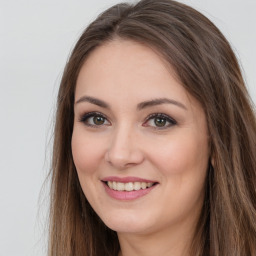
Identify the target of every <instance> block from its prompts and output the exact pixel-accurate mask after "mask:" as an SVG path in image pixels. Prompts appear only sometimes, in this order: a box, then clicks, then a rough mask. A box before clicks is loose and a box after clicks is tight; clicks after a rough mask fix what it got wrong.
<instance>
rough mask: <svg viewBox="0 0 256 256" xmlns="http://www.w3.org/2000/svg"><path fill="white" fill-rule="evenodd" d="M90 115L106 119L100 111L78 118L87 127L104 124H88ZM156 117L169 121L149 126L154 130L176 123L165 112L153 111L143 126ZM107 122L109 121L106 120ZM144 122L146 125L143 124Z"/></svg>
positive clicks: (97, 126)
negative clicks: (159, 125) (161, 124)
mask: <svg viewBox="0 0 256 256" xmlns="http://www.w3.org/2000/svg"><path fill="white" fill-rule="evenodd" d="M91 117H100V118H103V119H104V122H105V121H106V120H107V118H106V116H105V115H103V114H102V113H100V112H89V113H86V114H84V115H82V116H81V118H80V119H79V121H80V122H82V123H84V124H85V125H86V126H89V127H93V128H100V127H101V126H102V125H105V124H100V125H97V124H90V123H88V120H89V118H91ZM156 118H159V119H162V120H164V121H165V122H167V123H169V124H168V125H167V126H166V125H164V126H163V127H157V126H151V127H152V128H153V129H156V130H164V129H167V128H169V127H172V126H174V125H176V124H177V122H176V121H175V120H174V119H173V118H171V117H170V116H168V115H166V114H163V113H154V114H151V115H149V116H148V117H147V118H146V121H145V122H144V123H143V126H144V127H145V126H146V127H147V126H150V125H147V123H148V122H149V121H150V120H154V119H156ZM108 122H109V121H108ZM145 124H146V125H145Z"/></svg>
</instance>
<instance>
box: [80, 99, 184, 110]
mask: <svg viewBox="0 0 256 256" xmlns="http://www.w3.org/2000/svg"><path fill="white" fill-rule="evenodd" d="M81 102H89V103H92V104H94V105H97V106H99V107H102V108H107V109H110V105H109V104H108V103H106V102H105V101H103V100H100V99H97V98H94V97H91V96H83V97H81V98H80V99H78V100H77V101H76V103H75V104H78V103H81ZM162 104H173V105H175V106H178V107H180V108H183V109H185V110H187V108H186V106H185V105H184V104H182V103H181V102H179V101H176V100H173V99H168V98H160V99H153V100H149V101H143V102H141V103H139V104H138V105H137V110H142V109H145V108H148V107H153V106H157V105H162Z"/></svg>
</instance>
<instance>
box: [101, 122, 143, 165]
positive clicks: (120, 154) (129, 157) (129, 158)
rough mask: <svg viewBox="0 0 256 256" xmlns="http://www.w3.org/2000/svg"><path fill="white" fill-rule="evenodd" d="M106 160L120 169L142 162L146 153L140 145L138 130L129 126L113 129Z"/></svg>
mask: <svg viewBox="0 0 256 256" xmlns="http://www.w3.org/2000/svg"><path fill="white" fill-rule="evenodd" d="M140 146H141V145H140ZM105 160H106V161H107V162H108V163H109V164H111V165H112V166H113V167H115V168H117V169H118V170H122V169H126V168H128V167H132V166H135V165H138V164H140V163H142V162H143V160H144V155H143V152H142V150H141V149H140V147H139V143H138V136H136V132H134V131H132V129H129V128H128V127H127V126H126V127H125V126H123V127H120V128H119V129H116V130H115V131H113V134H112V136H111V139H110V142H109V146H108V148H107V150H106V153H105Z"/></svg>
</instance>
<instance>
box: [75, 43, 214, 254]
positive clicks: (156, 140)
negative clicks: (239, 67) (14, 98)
mask: <svg viewBox="0 0 256 256" xmlns="http://www.w3.org/2000/svg"><path fill="white" fill-rule="evenodd" d="M85 96H86V97H88V96H89V97H93V98H96V99H99V100H102V101H104V102H105V103H106V104H108V105H109V108H105V107H104V106H98V105H96V104H95V102H88V101H86V100H83V99H84V98H83V97H85ZM161 98H168V99H171V100H174V101H176V103H175V104H173V103H162V104H156V105H153V106H147V107H144V108H143V109H137V105H138V104H140V103H141V102H145V101H151V100H154V99H161ZM177 102H178V103H177ZM181 104H182V105H181ZM92 111H96V112H98V113H102V114H103V115H104V119H101V120H103V123H102V124H100V125H96V124H95V122H94V119H93V117H90V118H89V119H86V120H85V119H83V116H84V114H85V113H88V112H92ZM74 113H75V118H74V130H73V136H72V152H73V158H74V163H75V166H76V169H77V173H78V177H79V181H80V183H81V186H82V189H83V192H84V194H85V196H86V198H87V199H88V201H89V202H90V204H91V206H92V207H93V209H94V210H95V212H96V213H97V214H98V215H99V217H100V218H101V219H102V220H103V222H104V223H105V224H106V225H107V226H108V227H110V228H111V229H113V230H115V231H117V233H118V237H119V241H120V246H121V252H120V255H123V256H130V255H133V256H136V255H140V256H143V255H147V256H151V255H162V256H164V255H173V256H178V255H188V248H189V245H190V242H191V239H192V237H193V232H194V230H195V225H196V223H197V220H198V217H199V214H200V211H201V208H202V203H203V200H204V185H205V179H206V173H207V168H208V162H209V138H208V130H207V123H206V118H205V114H204V111H203V109H202V107H201V106H200V104H199V103H198V102H197V101H196V100H195V99H194V98H193V97H191V96H190V95H189V94H188V93H187V91H186V90H185V89H184V88H183V86H182V85H181V84H180V82H179V81H178V80H177V79H176V78H175V75H174V72H173V71H172V69H171V67H170V66H169V65H168V64H167V63H166V62H165V61H164V60H163V59H162V58H161V57H160V56H159V55H158V54H157V53H156V52H155V51H153V50H152V49H150V48H149V47H147V46H145V45H142V44H139V43H136V42H133V41H128V40H121V39H116V40H113V41H111V42H108V43H106V44H104V45H102V46H100V47H98V48H97V49H96V50H94V51H93V52H92V53H91V54H90V56H89V57H88V59H87V60H86V62H85V63H84V65H83V66H82V68H81V70H80V73H79V76H78V80H77V85H76V91H75V104H74ZM155 113H164V114H165V115H168V116H169V117H171V118H172V119H174V120H175V123H170V122H168V120H162V121H164V122H165V124H164V126H163V127H161V128H159V127H158V124H159V123H157V124H156V123H155V120H156V118H151V119H149V118H148V117H149V116H150V115H151V114H155ZM88 124H89V125H91V126H89V125H88ZM107 176H117V177H130V176H133V177H139V178H144V179H147V180H153V181H157V183H158V184H157V185H156V186H154V188H153V189H152V190H151V191H150V192H149V193H148V194H146V195H145V196H142V197H140V198H137V199H135V200H126V201H124V200H117V199H114V198H111V197H110V196H109V195H108V194H107V193H106V191H105V188H104V186H103V183H102V181H101V180H102V179H104V178H105V177H107Z"/></svg>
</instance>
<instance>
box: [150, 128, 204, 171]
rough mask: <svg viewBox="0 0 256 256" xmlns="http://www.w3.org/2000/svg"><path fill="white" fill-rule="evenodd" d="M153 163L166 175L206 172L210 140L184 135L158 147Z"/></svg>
mask: <svg viewBox="0 0 256 256" xmlns="http://www.w3.org/2000/svg"><path fill="white" fill-rule="evenodd" d="M151 156H152V158H151V159H152V161H154V163H155V165H157V166H158V167H159V169H160V170H162V172H164V173H165V175H182V174H186V173H189V172H194V174H195V173H197V172H200V171H205V170H206V168H207V165H208V158H209V149H208V140H207V138H206V137H205V138H204V137H202V136H199V135H198V134H189V133H187V135H186V133H182V136H179V135H178V134H176V135H175V136H173V137H172V138H169V139H167V140H166V141H165V143H161V144H160V145H156V146H155V147H154V152H152V153H151Z"/></svg>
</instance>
